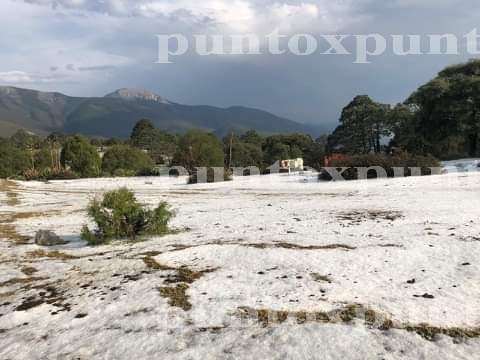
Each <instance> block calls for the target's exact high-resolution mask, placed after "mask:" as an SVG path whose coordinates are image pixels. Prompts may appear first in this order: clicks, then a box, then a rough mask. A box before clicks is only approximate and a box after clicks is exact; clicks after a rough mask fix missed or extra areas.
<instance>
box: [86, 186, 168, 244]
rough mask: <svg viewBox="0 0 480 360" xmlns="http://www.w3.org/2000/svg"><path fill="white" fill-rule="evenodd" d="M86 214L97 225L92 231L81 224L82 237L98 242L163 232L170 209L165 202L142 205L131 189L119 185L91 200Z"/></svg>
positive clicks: (164, 232) (162, 233)
mask: <svg viewBox="0 0 480 360" xmlns="http://www.w3.org/2000/svg"><path fill="white" fill-rule="evenodd" d="M88 216H89V217H90V218H91V219H92V220H93V221H94V222H95V223H96V226H97V227H96V229H95V230H94V231H93V232H92V231H91V230H90V229H89V228H88V226H84V227H83V229H82V233H81V236H82V239H84V240H85V241H87V242H88V243H89V244H90V245H99V244H103V243H106V242H108V241H109V240H112V239H129V240H135V239H137V237H139V236H148V235H165V234H167V233H168V231H169V229H168V223H169V221H170V220H171V218H172V217H173V216H174V213H173V212H172V211H171V210H170V209H169V206H168V204H167V203H165V202H162V203H160V204H159V206H158V207H157V208H156V209H153V210H149V209H146V208H144V207H143V206H142V205H141V204H140V203H139V202H138V201H137V199H136V198H135V195H134V194H133V193H132V192H131V191H129V190H127V189H126V188H122V189H120V190H116V191H110V192H108V193H106V194H105V195H104V196H103V199H102V200H101V201H99V200H98V199H95V200H93V201H92V202H91V203H90V205H89V207H88Z"/></svg>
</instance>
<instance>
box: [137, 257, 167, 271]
mask: <svg viewBox="0 0 480 360" xmlns="http://www.w3.org/2000/svg"><path fill="white" fill-rule="evenodd" d="M142 260H143V262H144V263H145V265H147V267H148V268H149V269H152V270H161V271H167V270H175V268H172V267H170V266H165V265H162V264H159V263H158V262H157V261H156V260H155V259H154V258H153V257H151V256H146V257H144V258H143V259H142Z"/></svg>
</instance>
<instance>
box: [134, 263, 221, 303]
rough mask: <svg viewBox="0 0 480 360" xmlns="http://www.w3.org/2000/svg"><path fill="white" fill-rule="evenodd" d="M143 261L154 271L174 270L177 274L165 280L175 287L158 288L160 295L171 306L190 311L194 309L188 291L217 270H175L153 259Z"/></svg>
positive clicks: (184, 268) (182, 268)
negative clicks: (202, 278)
mask: <svg viewBox="0 0 480 360" xmlns="http://www.w3.org/2000/svg"><path fill="white" fill-rule="evenodd" d="M143 261H144V262H145V264H146V265H147V267H149V268H150V269H154V270H161V271H162V270H164V271H171V270H174V271H175V274H173V275H168V276H167V278H166V279H165V283H167V284H175V286H163V287H160V288H158V291H159V292H160V295H161V296H163V297H165V298H168V303H169V304H170V306H175V307H179V308H181V309H183V310H184V311H188V310H190V309H191V308H192V304H191V303H190V302H189V297H188V295H187V290H188V289H189V287H190V284H192V283H194V282H195V281H197V280H198V279H200V278H201V277H202V276H204V275H205V274H208V273H211V272H213V271H215V270H217V269H206V270H201V271H194V270H191V269H189V268H187V267H186V266H182V267H179V268H173V267H170V266H165V265H161V264H159V263H158V262H157V261H155V259H153V258H151V257H148V256H147V257H145V258H143Z"/></svg>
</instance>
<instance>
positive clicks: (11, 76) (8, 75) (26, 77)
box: [0, 70, 59, 84]
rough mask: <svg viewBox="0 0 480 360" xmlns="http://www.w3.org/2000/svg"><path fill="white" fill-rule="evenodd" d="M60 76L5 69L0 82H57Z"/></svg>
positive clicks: (0, 74)
mask: <svg viewBox="0 0 480 360" xmlns="http://www.w3.org/2000/svg"><path fill="white" fill-rule="evenodd" d="M58 80H59V77H58V76H49V75H45V74H38V73H27V72H25V71H18V70H14V71H5V72H0V83H5V84H34V83H49V82H57V81H58Z"/></svg>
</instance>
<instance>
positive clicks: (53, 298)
mask: <svg viewBox="0 0 480 360" xmlns="http://www.w3.org/2000/svg"><path fill="white" fill-rule="evenodd" d="M35 290H37V294H35V295H32V296H29V297H27V298H26V299H24V300H23V301H22V303H21V304H20V305H18V306H17V307H16V308H15V311H27V310H30V309H33V308H35V307H37V306H40V305H43V304H49V305H52V306H53V307H55V309H54V310H53V311H52V312H51V315H56V314H58V313H59V312H62V311H70V310H71V305H70V304H69V303H67V302H66V299H65V297H64V295H63V292H61V291H59V290H58V289H57V288H56V287H54V286H52V285H42V286H37V287H35Z"/></svg>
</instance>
